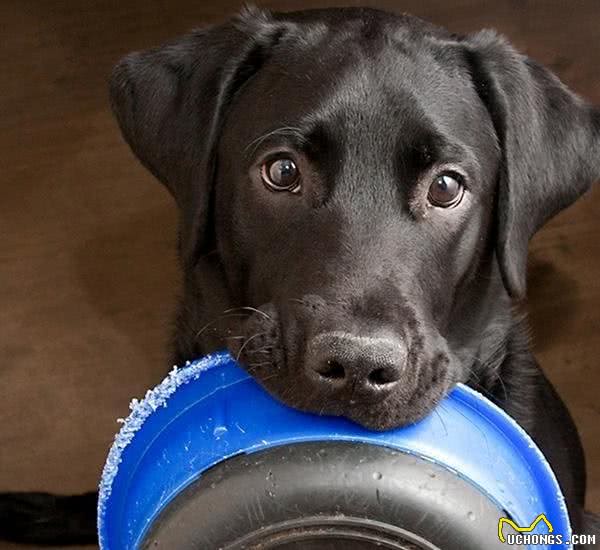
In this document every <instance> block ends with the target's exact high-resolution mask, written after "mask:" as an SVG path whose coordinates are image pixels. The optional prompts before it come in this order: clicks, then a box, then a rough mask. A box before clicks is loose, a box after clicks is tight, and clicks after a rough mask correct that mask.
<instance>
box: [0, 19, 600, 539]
mask: <svg viewBox="0 0 600 550" xmlns="http://www.w3.org/2000/svg"><path fill="white" fill-rule="evenodd" d="M111 97H112V104H113V108H114V111H115V113H116V116H117V118H118V121H119V124H120V126H121V129H122V131H123V134H124V136H125V139H126V140H127V142H128V143H129V144H130V146H131V148H132V149H133V151H134V152H135V154H136V155H137V156H138V157H139V159H140V160H141V161H142V162H143V163H144V165H145V166H146V167H148V169H149V170H150V171H151V172H152V173H153V174H154V175H155V176H156V177H157V178H158V179H159V180H160V181H161V182H163V183H164V184H165V185H166V186H167V187H168V188H169V190H170V191H171V193H172V194H173V196H174V197H175V200H176V202H177V204H178V206H179V208H180V211H181V226H180V253H181V261H182V265H183V270H184V274H185V282H184V289H185V291H184V299H183V301H182V305H181V308H180V312H179V315H178V320H177V328H176V331H175V357H174V359H175V363H179V364H181V363H182V362H184V361H185V360H187V359H192V358H195V357H197V356H199V355H202V354H204V353H206V352H209V351H212V350H215V349H218V348H222V347H225V346H227V347H229V349H230V350H231V351H232V352H233V353H234V354H235V355H237V356H238V357H239V358H240V360H241V361H242V362H243V364H244V365H246V367H247V368H248V370H249V371H250V372H251V373H252V374H253V375H254V376H255V377H256V378H257V379H258V380H259V381H260V382H261V383H262V384H263V385H264V386H265V387H266V388H267V389H268V391H269V392H271V393H272V394H273V395H275V396H277V397H278V398H279V399H281V400H283V401H284V402H286V403H288V404H290V405H292V406H294V407H298V408H302V409H306V410H311V411H317V412H320V413H326V414H334V415H344V416H347V417H349V418H351V419H353V420H355V421H357V422H359V423H361V424H363V425H365V426H368V427H370V428H374V429H385V428H390V427H393V426H398V425H402V424H406V423H410V422H414V421H416V420H418V419H419V418H421V417H422V416H423V415H425V414H426V413H428V412H429V411H431V410H432V408H433V407H434V406H435V405H436V404H437V403H438V402H439V401H440V399H441V398H442V397H443V396H444V395H445V394H446V393H447V392H448V391H449V390H450V388H452V386H453V385H454V384H455V383H457V382H466V383H468V384H470V385H472V386H473V387H475V388H477V389H479V390H480V391H482V392H484V393H486V394H487V395H488V396H490V397H491V398H492V399H493V400H494V401H495V402H496V403H497V404H499V405H500V406H501V407H502V408H504V409H505V410H506V411H508V413H510V414H511V415H512V416H513V417H514V418H516V419H517V421H518V422H519V423H520V424H521V425H522V426H524V427H525V429H526V430H527V431H528V432H529V433H530V434H531V435H532V436H533V438H534V439H535V441H536V442H537V444H538V445H539V446H540V447H541V449H542V450H543V452H544V453H545V454H546V456H547V457H548V459H549V460H550V462H551V464H552V466H553V468H554V470H555V472H556V473H557V475H558V478H559V480H560V483H561V486H562V488H563V491H564V493H565V495H566V498H567V501H568V506H569V511H570V514H571V518H572V521H573V527H574V531H575V532H583V531H586V530H587V532H590V531H591V530H593V527H592V523H593V520H592V519H591V517H590V516H587V517H586V516H585V515H584V513H583V503H584V495H585V464H584V458H583V453H582V448H581V445H580V441H579V437H578V435H577V431H576V428H575V426H574V424H573V421H572V420H571V417H570V416H569V413H568V412H567V410H566V408H565V406H564V405H563V403H562V401H561V400H560V398H559V397H558V395H557V394H556V392H555V390H554V389H553V387H552V386H551V385H550V383H549V382H548V380H547V379H546V377H545V376H544V374H543V373H542V371H541V370H540V369H539V367H538V365H537V364H536V361H535V359H534V358H533V357H532V355H531V352H530V351H529V348H528V339H527V335H526V333H527V329H526V325H525V322H524V320H523V318H522V317H520V316H519V315H517V314H515V313H514V310H513V302H514V300H519V299H521V298H523V296H524V294H525V276H526V259H527V247H528V241H529V239H530V238H531V236H532V235H533V233H534V232H535V231H536V230H537V229H538V228H539V227H540V226H542V225H543V223H544V222H546V221H547V220H548V219H549V218H550V217H551V216H553V215H554V214H556V213H557V212H558V211H560V210H561V209H563V208H565V207H566V206H568V205H569V204H571V203H572V202H573V201H574V200H575V199H576V198H578V197H579V196H580V195H582V194H583V193H584V192H585V191H586V190H587V189H588V188H589V187H590V186H591V184H592V182H593V181H594V180H595V179H596V178H598V177H600V111H599V110H597V109H595V108H593V107H592V106H590V105H588V104H586V103H585V102H584V101H583V100H581V99H580V98H579V97H577V96H576V95H575V94H573V93H572V92H570V91H569V90H568V89H567V88H566V87H565V86H564V85H562V84H561V83H560V82H559V80H558V79H557V78H556V77H555V76H554V75H553V74H551V73H550V72H549V71H548V70H546V69H545V68H544V67H542V66H540V65H538V64H537V63H535V62H534V61H532V60H530V59H528V58H526V57H524V56H522V55H520V54H519V53H517V52H516V51H515V50H514V49H513V48H512V47H511V46H510V45H509V44H508V43H507V42H506V41H505V40H504V39H503V38H501V37H499V36H498V35H497V34H495V33H494V32H489V31H484V32H480V33H477V34H473V35H469V36H457V35H454V34H451V33H449V32H447V31H445V30H443V29H440V28H438V27H435V26H433V25H431V24H428V23H426V22H424V21H421V20H420V19H417V18H414V17H409V16H404V15H403V16H398V15H392V14H389V13H383V12H380V11H375V10H370V9H330V10H317V11H306V12H298V13H288V14H269V13H266V12H263V11H258V10H247V11H245V12H244V13H243V14H242V15H241V16H239V17H238V18H236V19H234V20H233V21H232V22H230V23H226V24H224V25H221V26H216V27H211V28H208V29H204V30H200V31H197V32H193V33H191V34H189V35H187V36H184V37H183V38H180V39H178V40H175V41H174V42H171V43H170V44H167V45H164V46H162V47H160V48H157V49H153V50H149V51H145V52H142V53H136V54H132V55H130V56H128V57H126V58H125V59H124V60H123V61H121V63H120V64H119V65H118V66H117V68H116V69H115V71H114V74H113V76H112V81H111ZM78 499H79V500H78ZM86 499H87V500H86ZM93 508H94V495H86V496H81V497H62V498H57V497H53V496H50V495H43V494H37V495H28V494H17V495H14V494H13V495H5V496H4V500H3V504H2V507H1V508H0V509H1V514H2V516H3V523H2V528H1V530H2V531H3V534H4V535H5V536H7V537H11V538H13V539H20V540H30V541H40V540H46V541H54V542H60V543H66V542H75V541H84V540H90V539H93V537H94V523H93ZM38 516H39V517H38Z"/></svg>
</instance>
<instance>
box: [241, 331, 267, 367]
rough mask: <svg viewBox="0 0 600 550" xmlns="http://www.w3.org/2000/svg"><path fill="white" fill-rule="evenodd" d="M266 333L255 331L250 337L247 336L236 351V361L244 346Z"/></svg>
mask: <svg viewBox="0 0 600 550" xmlns="http://www.w3.org/2000/svg"><path fill="white" fill-rule="evenodd" d="M265 334H266V332H257V333H256V334H255V335H254V336H250V338H248V339H247V340H246V341H245V342H244V343H243V344H242V346H241V347H240V349H239V351H238V353H237V357H236V361H239V360H240V357H241V355H242V352H243V351H244V349H245V348H246V346H247V345H248V344H249V343H250V342H252V340H254V339H255V338H259V337H260V336H264V335H265Z"/></svg>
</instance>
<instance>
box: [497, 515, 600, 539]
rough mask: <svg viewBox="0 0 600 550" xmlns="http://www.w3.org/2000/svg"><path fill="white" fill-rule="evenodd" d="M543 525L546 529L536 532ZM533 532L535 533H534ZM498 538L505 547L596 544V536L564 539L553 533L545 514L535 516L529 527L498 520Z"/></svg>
mask: <svg viewBox="0 0 600 550" xmlns="http://www.w3.org/2000/svg"><path fill="white" fill-rule="evenodd" d="M540 523H542V524H545V526H546V529H545V532H543V531H544V530H543V527H542V528H540V529H537V530H536V527H537V526H538V525H539V524H540ZM534 531H536V532H535V533H534ZM498 538H499V539H500V542H504V543H506V544H507V545H524V546H530V545H532V546H533V545H546V546H554V545H564V544H566V545H567V546H576V545H579V544H596V535H571V537H570V538H568V537H565V535H563V534H562V533H555V532H554V527H553V526H552V523H550V521H549V520H548V518H547V517H546V515H545V514H540V515H539V516H537V517H536V518H535V519H534V520H533V521H532V522H531V524H530V525H526V526H521V525H517V524H516V523H515V522H514V521H513V520H512V519H510V518H500V520H499V521H498Z"/></svg>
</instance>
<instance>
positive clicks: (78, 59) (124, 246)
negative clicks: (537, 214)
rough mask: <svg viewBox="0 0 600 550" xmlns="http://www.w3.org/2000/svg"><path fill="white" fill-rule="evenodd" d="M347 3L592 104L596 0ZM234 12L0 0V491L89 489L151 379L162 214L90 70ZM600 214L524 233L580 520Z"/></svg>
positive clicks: (597, 303) (597, 323) (595, 403)
mask: <svg viewBox="0 0 600 550" xmlns="http://www.w3.org/2000/svg"><path fill="white" fill-rule="evenodd" d="M361 3H362V4H365V5H372V6H381V7H385V6H387V7H389V8H391V9H396V10H399V11H408V12H412V13H415V14H418V15H422V16H425V17H428V18H430V19H432V20H434V21H436V22H439V23H442V24H444V25H446V26H448V27H450V28H451V29H452V30H455V31H458V32H466V31H470V30H476V29H478V28H481V27H484V26H486V27H496V28H497V29H499V30H500V31H502V32H503V33H505V34H506V35H508V36H509V37H510V38H511V39H512V40H513V41H514V42H515V43H516V44H517V46H518V47H519V48H521V49H522V50H524V51H526V52H528V53H529V54H530V55H531V56H533V57H535V58H537V59H538V60H540V61H541V62H543V63H545V64H547V65H550V66H552V67H553V68H554V69H555V70H556V71H557V72H558V74H559V75H560V76H561V77H562V78H563V79H564V80H565V81H566V82H567V83H568V84H569V85H570V86H572V87H573V88H574V89H575V90H577V91H578V92H580V93H581V94H583V95H585V96H586V97H588V98H589V99H591V100H594V101H595V102H596V103H599V104H600V77H599V72H600V49H599V47H598V44H599V40H600V36H599V34H600V31H599V30H598V29H599V28H600V2H598V0H577V2H567V1H565V0H561V1H541V0H540V1H536V2H534V1H531V2H526V1H523V2H517V1H510V0H507V1H504V2H491V1H475V0H457V1H454V2H452V1H442V0H438V1H433V0H414V1H413V0H411V1H405V2H401V1H398V2H389V1H388V2H385V1H381V2H361ZM335 4H336V3H335V2H312V1H287V2H286V1H280V2H276V1H273V2H264V3H263V5H265V6H267V7H272V8H284V9H292V8H300V7H307V6H323V5H335ZM339 4H340V5H342V4H346V5H348V4H353V2H352V1H348V0H345V1H344V2H340V3H339ZM237 8H238V3H237V2H227V1H223V0H215V1H206V0H205V1H202V0H195V1H193V2H192V1H189V2H183V1H176V0H173V1H169V2H167V1H162V0H143V1H142V0H131V1H124V2H114V1H88V2H75V1H71V2H68V1H62V2H60V1H41V0H38V1H34V0H29V1H28V0H4V2H1V3H0V20H2V21H4V25H3V33H2V34H3V40H2V43H3V44H2V48H0V67H2V86H0V117H1V118H0V127H1V129H2V131H1V132H0V151H1V153H0V154H1V155H2V172H1V173H2V175H1V179H0V182H1V185H2V194H1V197H2V198H1V200H0V235H1V237H0V327H1V330H0V358H1V364H0V387H1V388H2V390H3V391H2V398H1V399H0V427H1V428H0V490H9V489H10V490H33V489H35V490H40V489H43V490H47V491H57V492H67V493H69V492H76V491H84V490H90V489H92V488H93V487H95V485H96V483H97V480H98V476H99V473H100V469H101V466H102V463H103V460H104V457H105V454H106V452H107V449H108V447H109V445H110V443H111V440H112V437H113V434H114V433H115V431H116V430H117V428H118V425H117V423H116V422H115V419H116V418H117V417H122V416H124V415H126V414H127V410H128V409H127V405H128V403H129V400H130V399H131V397H133V396H140V395H142V394H143V393H144V391H145V389H146V388H147V387H148V386H150V385H153V384H155V383H156V382H157V381H159V380H160V378H161V377H162V375H163V374H164V373H165V369H166V367H167V365H166V363H165V361H166V353H165V346H166V340H167V336H168V332H169V318H170V316H171V312H172V309H173V303H174V297H175V294H176V292H177V287H178V274H177V272H176V269H175V258H174V236H175V211H174V208H173V205H172V204H171V201H170V200H169V197H168V196H167V194H166V192H165V191H164V190H163V189H162V188H161V187H160V186H159V185H158V184H156V183H155V182H154V181H153V180H152V178H151V177H150V176H149V175H148V174H147V173H146V172H145V171H144V170H143V169H142V168H141V167H140V166H139V165H138V164H137V163H136V162H135V161H134V159H133V157H132V155H131V154H130V153H129V151H128V149H127V147H126V146H125V145H124V144H123V142H122V141H121V138H120V137H119V133H118V131H117V128H116V125H115V123H114V121H113V119H112V118H111V115H110V113H109V108H108V104H107V86H106V78H107V74H108V73H109V71H110V68H111V66H112V65H113V64H114V63H115V61H116V60H117V59H118V58H119V56H121V55H122V54H124V53H126V52H128V51H130V50H133V49H136V48H143V47H147V46H150V45H154V44H156V43H158V42H161V41H162V40H164V39H166V38H168V37H171V36H173V35H175V34H177V33H180V32H182V31H185V30H187V29H189V28H191V27H194V26H198V25H202V24H205V23H208V22H214V21H219V20H222V19H223V18H224V17H225V16H226V15H227V14H229V13H231V12H232V11H234V10H236V9H237ZM599 218H600V193H599V192H598V190H596V191H595V192H593V193H591V194H590V195H589V196H588V197H586V198H585V199H584V200H582V201H581V202H580V203H579V204H578V205H576V206H575V207H573V208H572V209H570V210H569V211H567V212H565V213H563V214H562V215H560V216H559V217H558V218H557V219H556V220H554V221H553V222H552V223H551V224H550V225H549V226H548V227H547V228H545V229H544V230H543V231H542V232H541V233H540V234H539V235H538V236H537V237H536V238H535V240H534V242H533V246H532V258H531V283H530V288H531V300H530V305H529V309H530V312H531V320H532V325H533V339H534V343H535V348H536V350H537V354H538V357H539V359H540V360H541V362H542V364H543V365H544V367H545V368H546V370H547V372H548V373H549V375H550V377H551V378H552V380H554V382H555V383H556V384H557V385H558V387H559V389H560V391H561V392H562V394H563V395H564V397H565V398H566V400H567V402H568V403H569V405H570V407H571V410H572V411H573V414H574V416H575V418H576V420H577V423H578V426H579V428H580V430H581V435H582V437H583V439H584V441H585V446H586V450H587V455H588V461H589V479H590V490H589V507H590V508H591V509H594V510H595V511H597V512H600V397H599V396H600V368H599V361H598V353H599V351H600V350H599V345H598V342H599V338H600V337H599V336H598V335H599V333H600V284H599V278H600V255H599V245H598V240H599V237H600V222H599ZM6 548H9V546H8V545H7V546H6Z"/></svg>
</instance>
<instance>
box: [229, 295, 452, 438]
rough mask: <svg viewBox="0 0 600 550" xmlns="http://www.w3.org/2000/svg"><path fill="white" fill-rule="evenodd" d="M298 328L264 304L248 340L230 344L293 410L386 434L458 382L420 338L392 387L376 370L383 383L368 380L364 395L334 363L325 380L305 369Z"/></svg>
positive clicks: (247, 330)
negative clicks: (338, 418) (327, 416)
mask: <svg viewBox="0 0 600 550" xmlns="http://www.w3.org/2000/svg"><path fill="white" fill-rule="evenodd" d="M297 325H298V324H297V323H296V326H286V325H284V323H282V322H281V319H280V316H279V315H278V314H277V311H276V310H275V308H274V307H273V306H270V305H269V306H263V307H261V308H259V309H258V310H256V311H255V312H254V313H253V314H252V315H250V316H249V317H248V318H247V320H246V322H245V323H244V337H243V338H238V339H235V340H229V341H228V347H229V350H230V352H231V353H232V355H233V356H234V357H236V359H237V360H238V361H239V362H240V363H241V365H242V366H243V367H244V368H245V369H246V370H247V371H248V372H249V373H250V374H251V375H252V376H253V377H254V378H255V379H256V380H257V381H258V382H259V383H260V384H261V385H262V386H263V387H264V388H265V389H266V390H267V391H268V392H269V393H270V394H271V395H272V396H274V397H275V398H276V399H278V400H280V401H282V402H283V403H285V404H286V405H288V406H290V407H293V408H296V409H299V410H303V411H307V412H312V413H316V414H319V415H333V416H343V417H346V418H349V419H350V420H352V421H354V422H357V423H358V424H360V425H362V426H364V427H366V428H369V429H373V430H388V429H393V428H397V427H400V426H404V425H408V424H412V423H414V422H416V421H418V420H420V419H422V418H423V417H424V416H426V415H427V414H428V413H430V412H431V411H433V409H434V408H435V407H436V406H437V404H438V403H439V402H440V401H441V400H442V399H443V397H444V396H445V395H446V394H447V393H448V392H449V391H450V389H451V388H452V387H453V385H454V384H455V382H456V380H454V379H453V376H452V375H451V373H452V369H451V368H449V367H450V359H449V356H448V354H447V353H444V352H439V351H438V352H433V353H427V351H426V349H425V346H424V344H423V338H421V337H420V338H414V339H413V340H412V344H411V346H410V347H409V349H408V354H407V358H406V365H404V366H403V369H402V371H401V374H400V375H399V377H398V379H395V380H394V381H393V384H392V385H391V386H390V382H388V381H387V380H386V379H385V374H381V373H380V372H379V373H378V369H375V370H374V371H373V372H374V373H375V374H377V376H378V377H379V379H375V383H373V384H372V383H371V382H370V381H368V382H367V386H366V389H365V391H362V388H361V387H358V386H360V384H358V383H357V382H356V380H355V379H352V380H347V381H346V382H347V383H344V380H343V377H344V376H347V377H350V376H351V375H350V374H348V373H344V372H342V371H343V369H342V368H341V367H339V366H335V365H334V367H333V368H332V369H331V371H330V372H328V377H327V378H326V379H325V380H323V379H322V378H321V377H320V376H317V377H316V378H315V376H313V375H312V374H311V373H312V372H313V371H312V370H311V369H310V368H307V361H308V359H307V357H308V355H309V354H308V352H307V349H308V348H309V347H310V346H309V343H308V342H307V338H306V337H305V336H300V337H298V326H297ZM379 370H380V369H379ZM313 374H314V373H313ZM382 377H383V378H382Z"/></svg>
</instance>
